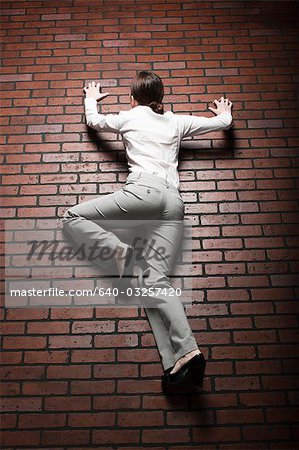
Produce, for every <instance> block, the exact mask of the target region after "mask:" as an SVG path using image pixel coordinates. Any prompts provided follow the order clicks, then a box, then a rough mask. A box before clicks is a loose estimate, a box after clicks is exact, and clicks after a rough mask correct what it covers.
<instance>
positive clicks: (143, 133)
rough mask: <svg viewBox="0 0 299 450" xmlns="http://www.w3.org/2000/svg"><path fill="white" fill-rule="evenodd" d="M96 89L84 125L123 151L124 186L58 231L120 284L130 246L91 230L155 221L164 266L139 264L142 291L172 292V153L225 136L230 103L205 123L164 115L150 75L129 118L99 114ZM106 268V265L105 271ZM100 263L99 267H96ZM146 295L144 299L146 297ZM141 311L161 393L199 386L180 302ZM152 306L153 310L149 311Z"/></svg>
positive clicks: (82, 207)
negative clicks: (82, 245)
mask: <svg viewBox="0 0 299 450" xmlns="http://www.w3.org/2000/svg"><path fill="white" fill-rule="evenodd" d="M100 90H101V88H100V83H97V84H96V83H95V82H91V83H88V86H87V87H84V92H85V94H86V98H85V100H84V105H85V114H86V121H87V125H88V126H90V127H91V128H94V129H95V130H98V131H109V132H115V133H120V134H121V136H122V139H123V142H124V144H125V149H126V156H127V160H128V164H129V172H130V173H129V175H128V177H127V180H126V183H125V186H123V188H122V189H120V190H119V191H117V192H114V193H112V194H107V195H104V196H101V197H99V198H96V199H95V200H90V201H87V202H83V203H81V204H78V205H76V206H74V207H72V208H70V209H69V210H68V211H66V213H65V215H64V218H63V223H64V225H65V227H66V228H67V231H68V232H69V233H70V234H71V235H72V236H73V237H75V239H76V240H77V241H78V240H80V239H81V240H82V239H83V240H84V242H92V241H94V240H97V242H99V243H100V245H106V246H107V247H108V248H109V249H110V250H111V252H112V253H111V255H113V256H114V257H115V262H116V264H117V268H118V272H119V275H120V277H122V276H123V275H124V273H125V271H126V267H127V265H128V260H129V258H128V255H131V256H132V252H133V251H134V249H132V247H131V246H129V245H128V244H126V243H124V242H122V241H121V240H120V239H119V238H118V237H117V236H116V234H114V233H112V232H111V231H107V230H106V229H104V228H103V227H101V226H99V225H98V224H96V223H95V221H96V220H100V219H101V220H107V219H109V220H126V219H129V220H132V219H137V220H139V219H141V220H145V221H146V220H149V219H154V220H155V219H157V220H160V221H161V222H159V226H157V227H156V228H154V229H153V230H152V232H151V233H152V234H151V237H153V238H154V242H155V244H154V245H155V246H156V247H155V249H154V251H155V250H157V248H158V247H159V248H161V247H164V248H166V249H167V252H168V253H167V254H168V255H169V256H170V259H167V258H164V259H162V260H161V259H160V260H158V261H157V259H155V258H152V259H146V257H145V260H146V264H147V266H146V269H145V271H144V272H143V275H144V285H145V286H146V287H147V288H151V287H157V286H162V287H167V288H169V287H171V284H170V282H169V273H170V267H171V263H172V262H173V255H174V254H175V250H176V244H177V243H178V242H179V240H180V238H181V235H182V228H181V227H180V226H178V225H177V224H178V221H180V223H181V222H182V220H183V217H184V203H183V200H182V198H181V196H180V193H179V190H178V187H179V174H178V170H177V166H178V152H179V147H180V143H181V140H182V139H183V138H185V137H190V136H193V135H197V134H202V133H207V132H210V131H220V130H226V129H228V128H230V126H231V124H232V115H231V108H232V103H231V102H230V101H228V99H224V97H221V99H220V100H219V101H218V100H215V101H214V104H215V106H216V108H212V107H209V109H210V110H211V111H212V112H213V113H214V114H215V116H214V117H212V118H207V117H198V116H194V115H180V114H174V113H173V112H171V111H167V112H164V107H163V96H164V87H163V82H162V80H161V78H160V77H159V76H158V75H157V74H155V73H153V72H150V71H141V72H139V73H138V74H137V76H136V77H135V79H134V80H133V81H132V84H131V92H130V103H131V110H129V111H121V112H119V113H118V114H105V115H104V114H99V113H98V111H97V101H100V100H103V99H104V98H105V97H106V96H107V95H109V93H101V92H100ZM109 263H111V260H110V261H106V265H108V264H109ZM104 266H105V262H102V267H104ZM149 292H150V291H149ZM147 299H148V302H147V305H148V306H147V307H145V310H146V313H147V317H148V319H149V322H150V325H151V327H152V331H153V334H154V337H155V341H156V344H157V347H158V351H159V354H160V356H161V359H162V365H163V368H164V375H163V377H162V381H163V387H164V388H165V389H166V390H167V387H170V386H174V385H182V384H186V383H190V382H192V383H193V385H194V386H201V385H202V381H203V376H204V370H205V358H204V356H203V354H202V352H201V351H200V349H199V348H198V345H197V343H196V340H195V338H194V336H193V333H192V330H191V328H190V325H189V323H188V320H187V317H186V314H185V310H184V308H183V305H182V302H181V300H180V299H179V297H176V296H171V297H167V296H165V295H164V296H162V295H155V296H152V295H151V294H150V293H149V295H148V297H147ZM151 302H152V304H151Z"/></svg>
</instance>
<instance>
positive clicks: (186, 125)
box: [176, 97, 233, 138]
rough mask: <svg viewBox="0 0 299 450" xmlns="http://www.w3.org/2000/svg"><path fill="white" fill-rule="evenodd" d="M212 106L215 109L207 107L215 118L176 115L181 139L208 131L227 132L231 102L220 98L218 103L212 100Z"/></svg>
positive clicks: (230, 117) (230, 120) (230, 118)
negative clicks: (214, 106) (213, 105)
mask: <svg viewBox="0 0 299 450" xmlns="http://www.w3.org/2000/svg"><path fill="white" fill-rule="evenodd" d="M214 104H215V105H216V108H212V107H209V109H210V110H211V111H212V112H213V113H214V114H216V116H215V117H203V116H191V115H189V116H188V115H176V118H177V120H178V123H179V126H180V129H181V133H182V137H183V138H185V137H191V136H195V135H197V134H204V133H209V132H210V131H221V130H227V129H229V128H230V127H231V126H232V123H233V117H232V114H231V108H232V105H233V104H232V102H230V101H229V100H228V99H225V98H224V97H221V99H220V101H218V100H214Z"/></svg>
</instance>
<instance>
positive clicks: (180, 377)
mask: <svg viewBox="0 0 299 450" xmlns="http://www.w3.org/2000/svg"><path fill="white" fill-rule="evenodd" d="M205 365H206V361H205V358H204V356H203V354H202V353H200V354H199V355H195V356H193V358H191V359H189V361H188V362H187V363H186V364H184V365H183V366H182V367H181V368H180V369H179V370H178V371H177V372H175V373H170V372H171V370H172V368H170V369H167V370H166V371H164V375H163V376H162V387H163V390H164V391H165V392H166V393H171V392H173V391H174V390H175V389H177V388H180V387H196V388H201V387H202V384H203V377H204V371H205Z"/></svg>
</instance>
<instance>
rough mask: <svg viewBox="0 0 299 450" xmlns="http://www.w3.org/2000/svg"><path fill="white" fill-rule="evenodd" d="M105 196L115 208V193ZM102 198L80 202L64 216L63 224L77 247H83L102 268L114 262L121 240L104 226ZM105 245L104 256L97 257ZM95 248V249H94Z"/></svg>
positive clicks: (86, 254)
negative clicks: (101, 207)
mask: <svg viewBox="0 0 299 450" xmlns="http://www.w3.org/2000/svg"><path fill="white" fill-rule="evenodd" d="M105 197H109V199H107V198H105V203H107V202H110V207H111V210H113V208H115V206H116V205H115V200H114V196H113V194H111V195H110V194H108V195H107V196H105ZM101 200H103V198H102V199H101V198H98V199H95V200H90V201H87V202H83V203H80V204H78V205H76V206H74V207H72V208H70V209H68V210H67V211H66V213H65V214H64V216H63V219H62V221H63V226H64V228H65V230H66V231H67V233H68V234H69V235H70V236H71V237H72V239H73V240H74V242H75V245H76V247H77V248H78V249H79V248H81V249H83V251H84V254H85V256H88V255H90V257H91V258H92V260H93V261H94V262H95V263H96V264H98V265H99V266H100V267H102V268H106V267H110V266H111V264H112V263H113V255H114V252H115V249H116V247H117V246H118V245H119V244H120V243H121V240H120V239H119V238H118V237H117V236H116V235H115V234H114V233H113V232H112V231H109V230H106V229H105V228H103V226H101V225H102V221H101V220H100V219H105V216H104V214H103V213H102V212H101V209H100V206H101V203H102V202H101ZM103 247H105V249H106V251H105V254H104V257H102V258H101V257H96V255H97V253H99V250H100V248H102V249H103ZM92 249H94V250H92Z"/></svg>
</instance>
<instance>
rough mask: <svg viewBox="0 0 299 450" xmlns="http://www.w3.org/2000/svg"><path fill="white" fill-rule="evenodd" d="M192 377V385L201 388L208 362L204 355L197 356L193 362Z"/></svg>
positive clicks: (191, 366)
mask: <svg viewBox="0 0 299 450" xmlns="http://www.w3.org/2000/svg"><path fill="white" fill-rule="evenodd" d="M190 361H191V365H190V375H191V380H192V385H193V386H195V387H198V388H201V387H202V385H203V379H204V374H205V368H206V360H205V357H204V355H203V354H202V353H200V354H199V355H195V356H194V357H193V358H192V359H191V360H190Z"/></svg>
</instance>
